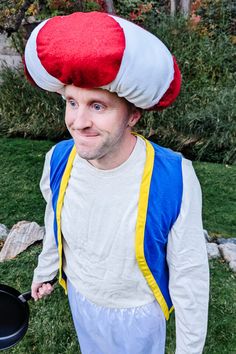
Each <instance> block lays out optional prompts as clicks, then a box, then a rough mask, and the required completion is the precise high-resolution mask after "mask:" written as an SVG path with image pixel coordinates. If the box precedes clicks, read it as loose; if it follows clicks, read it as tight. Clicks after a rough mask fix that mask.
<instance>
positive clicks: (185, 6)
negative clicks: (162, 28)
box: [180, 0, 191, 17]
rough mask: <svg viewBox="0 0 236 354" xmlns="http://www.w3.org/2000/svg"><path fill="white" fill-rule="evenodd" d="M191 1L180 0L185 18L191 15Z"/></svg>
mask: <svg viewBox="0 0 236 354" xmlns="http://www.w3.org/2000/svg"><path fill="white" fill-rule="evenodd" d="M190 7H191V0H180V11H181V12H182V14H183V15H184V16H185V17H188V16H189V14H190Z"/></svg>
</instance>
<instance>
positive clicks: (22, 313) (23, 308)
mask: <svg viewBox="0 0 236 354" xmlns="http://www.w3.org/2000/svg"><path fill="white" fill-rule="evenodd" d="M56 281H57V279H56V278H55V279H53V280H51V281H50V282H47V283H50V284H51V285H53V284H54V283H55V282H56ZM30 299H32V297H31V291H28V292H26V293H23V294H21V293H20V292H19V291H17V290H16V289H14V288H12V287H10V286H8V285H4V284H0V350H3V349H8V348H10V347H12V346H13V345H15V344H17V343H18V342H19V341H20V340H21V339H22V338H23V337H24V335H25V333H26V331H27V329H28V323H29V305H28V303H27V301H28V300H30Z"/></svg>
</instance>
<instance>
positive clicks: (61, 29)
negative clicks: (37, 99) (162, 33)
mask: <svg viewBox="0 0 236 354" xmlns="http://www.w3.org/2000/svg"><path fill="white" fill-rule="evenodd" d="M24 59H25V60H24V61H25V69H26V72H27V75H28V76H29V77H30V79H31V80H33V81H34V82H35V83H36V84H37V85H38V86H39V87H41V88H42V89H45V90H48V91H52V92H62V91H63V88H64V86H65V85H69V84H73V85H75V86H77V87H84V88H103V89H106V90H108V91H110V92H116V93H117V95H118V96H120V97H124V98H126V99H127V100H128V101H129V102H131V103H133V104H134V105H135V106H137V107H140V108H143V109H153V110H157V109H160V108H165V107H167V106H169V105H170V104H171V103H172V102H173V101H174V100H175V98H176V97H177V96H178V94H179V91H180V86H181V74H180V71H179V68H178V65H177V63H176V61H175V59H174V58H173V56H172V55H171V53H170V52H169V50H168V49H167V47H166V46H165V45H164V44H163V43H162V42H161V41H160V40H159V39H158V38H157V37H156V36H154V35H153V34H151V33H150V32H148V31H146V30H144V29H143V28H141V27H139V26H137V25H135V24H134V23H132V22H129V21H127V20H124V19H122V18H120V17H117V16H113V15H109V14H106V13H100V12H89V13H83V12H76V13H73V14H71V15H67V16H56V17H53V18H50V19H48V20H46V21H43V22H42V23H40V24H39V25H38V26H37V27H36V28H35V29H34V31H33V32H32V33H31V36H30V38H29V40H28V42H27V44H26V48H25V58H24Z"/></svg>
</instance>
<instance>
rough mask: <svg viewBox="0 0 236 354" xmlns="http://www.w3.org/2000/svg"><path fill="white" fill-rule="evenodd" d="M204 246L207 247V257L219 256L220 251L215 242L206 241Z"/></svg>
mask: <svg viewBox="0 0 236 354" xmlns="http://www.w3.org/2000/svg"><path fill="white" fill-rule="evenodd" d="M206 247H207V254H208V258H209V259H213V258H219V257H220V251H219V249H218V246H217V244H216V243H207V244H206Z"/></svg>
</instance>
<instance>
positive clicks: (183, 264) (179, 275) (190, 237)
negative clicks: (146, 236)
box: [167, 159, 209, 354]
mask: <svg viewBox="0 0 236 354" xmlns="http://www.w3.org/2000/svg"><path fill="white" fill-rule="evenodd" d="M182 171H183V198H182V205H181V210H180V215H179V217H178V219H177V220H176V222H175V224H174V225H173V227H172V230H171V232H170V234H169V239H168V245H167V262H168V265H169V275H170V279H169V291H170V295H171V298H172V302H173V305H174V308H175V317H176V352H175V353H176V354H200V353H202V351H203V347H204V343H205V338H206V333H207V321H208V301H209V267H208V258H207V251H206V245H205V240H204V234H203V227H202V214H201V209H202V196H201V188H200V185H199V182H198V179H197V177H196V174H195V172H194V169H193V167H192V163H191V162H190V161H188V160H186V159H183V163H182Z"/></svg>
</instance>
